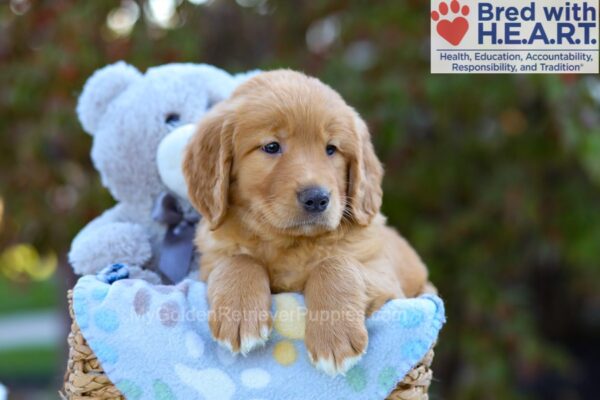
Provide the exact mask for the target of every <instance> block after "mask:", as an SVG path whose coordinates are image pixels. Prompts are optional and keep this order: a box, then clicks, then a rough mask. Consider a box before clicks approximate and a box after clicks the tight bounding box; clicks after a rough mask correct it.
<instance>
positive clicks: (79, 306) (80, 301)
mask: <svg viewBox="0 0 600 400" xmlns="http://www.w3.org/2000/svg"><path fill="white" fill-rule="evenodd" d="M73 300H74V302H73V311H74V312H75V315H76V316H77V324H78V325H79V328H81V329H87V327H88V323H89V315H88V312H87V306H88V304H87V300H86V299H84V298H74V299H73Z"/></svg>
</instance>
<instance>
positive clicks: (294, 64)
mask: <svg viewBox="0 0 600 400" xmlns="http://www.w3.org/2000/svg"><path fill="white" fill-rule="evenodd" d="M192 3H204V2H202V1H199V0H196V1H169V0H163V1H147V2H146V1H144V2H143V4H142V2H140V3H133V2H132V1H122V2H121V1H102V2H100V1H93V2H92V1H86V2H82V1H74V0H73V1H67V0H57V1H36V2H33V1H32V2H29V1H25V0H13V1H12V2H11V3H10V4H8V3H6V4H2V3H0V77H1V78H0V79H2V80H3V81H2V85H1V86H0V131H1V136H0V198H1V199H2V202H3V204H4V214H3V217H0V218H1V219H0V249H4V248H6V247H7V246H9V245H14V244H17V243H31V244H33V245H34V246H35V248H36V249H38V251H39V252H40V253H42V254H47V253H50V254H51V253H52V252H55V253H57V254H59V255H60V256H61V257H64V254H65V251H66V250H67V249H68V245H69V242H70V240H71V238H72V237H73V235H74V234H75V233H76V232H77V231H78V230H79V229H80V228H81V227H82V226H83V225H84V224H85V223H86V222H87V221H89V220H90V219H91V218H92V217H94V216H96V215H97V214H98V213H100V212H101V211H102V210H103V209H105V208H107V207H109V206H110V204H111V201H112V200H111V199H110V197H109V195H108V194H107V192H106V191H105V190H104V189H103V188H102V187H101V185H100V182H99V179H98V175H97V173H96V172H95V171H94V170H93V168H92V166H91V163H90V161H89V150H90V143H91V141H90V138H89V137H88V136H87V135H85V134H84V133H83V131H82V130H81V128H80V126H79V124H78V122H77V120H76V117H75V114H74V107H75V102H76V98H77V95H78V93H79V92H80V90H81V87H82V85H83V83H84V82H85V79H86V78H87V77H88V76H89V75H90V74H91V73H92V72H93V71H94V70H95V69H97V68H99V67H101V66H103V65H105V64H107V63H110V62H113V61H116V60H118V59H125V60H126V61H128V62H130V63H132V64H134V65H135V66H137V67H138V68H141V69H145V68H147V67H149V66H153V65H157V64H162V63H167V62H175V61H177V62H206V63H212V64H216V65H218V66H220V67H223V68H226V69H228V70H230V71H241V70H247V69H252V68H257V67H259V68H263V69H270V68H275V67H289V68H293V69H298V70H303V71H305V72H307V73H309V74H312V75H315V76H317V77H319V78H321V79H322V80H324V81H325V82H327V83H329V84H330V85H331V86H333V87H334V88H335V89H337V90H338V91H339V92H340V93H341V94H342V95H343V96H344V97H345V98H346V99H347V101H348V102H349V103H350V104H352V105H354V106H355V107H356V108H357V109H358V111H359V112H360V113H361V114H362V115H363V116H364V117H365V119H366V120H367V121H368V124H369V126H370V127H371V130H372V133H373V136H374V141H375V144H376V147H377V149H378V153H379V155H380V157H381V159H382V161H383V162H384V163H385V165H386V169H387V175H386V178H385V182H384V186H385V198H384V212H385V213H386V214H387V215H388V216H389V220H390V222H391V223H392V224H393V225H395V226H396V227H398V229H399V230H400V231H401V232H402V234H403V235H405V236H406V237H407V238H408V239H409V240H410V241H411V242H412V243H413V244H414V246H415V247H416V248H417V249H418V251H419V252H420V254H421V255H422V257H423V258H424V260H425V261H426V263H427V264H428V265H429V268H430V271H431V278H432V280H433V282H434V283H435V284H436V285H437V286H438V288H439V289H440V292H441V294H442V296H443V297H444V299H445V300H446V303H447V310H448V324H447V326H446V328H445V329H444V331H443V334H442V336H441V338H440V342H439V344H438V346H437V356H436V361H435V372H436V378H437V381H436V382H435V384H434V388H433V392H434V396H435V398H446V399H520V398H531V397H538V398H544V399H554V398H556V399H563V398H565V399H578V398H597V397H595V396H594V393H595V394H596V395H597V394H598V392H597V390H598V389H597V383H596V382H594V381H593V376H594V374H597V373H598V369H597V368H598V367H597V366H595V363H594V362H593V361H594V360H595V361H597V359H598V358H597V355H598V352H599V348H598V343H596V342H597V339H594V338H597V337H598V335H599V334H600V309H599V305H600V268H599V267H598V259H599V258H600V112H599V109H600V80H599V79H598V76H573V75H563V76H556V75H554V76H542V75H530V76H524V75H514V76H508V75H506V76H502V75H494V76H483V75H452V76H450V75H431V74H430V73H429V47H428V46H429V4H428V2H424V1H416V0H409V1H404V2H399V1H396V0H381V1H377V2H367V1H349V0H313V1H308V0H302V1H282V0H280V1H272V0H238V1H237V3H238V4H236V3H234V2H233V1H228V0H215V1H212V2H206V3H204V4H192ZM136 4H139V6H136ZM165 4H166V5H167V6H168V5H169V4H171V6H172V7H171V8H170V9H169V8H168V7H167V8H165ZM161 6H162V8H160V7H161ZM157 7H158V8H157ZM159 12H160V13H159ZM159 14H160V15H159ZM107 17H108V22H107ZM132 21H133V22H132ZM1 208H2V207H0V209H1ZM63 259H64V258H63ZM590 357H591V360H590ZM594 366H595V369H593V367H594ZM435 393H437V395H436V394H435Z"/></svg>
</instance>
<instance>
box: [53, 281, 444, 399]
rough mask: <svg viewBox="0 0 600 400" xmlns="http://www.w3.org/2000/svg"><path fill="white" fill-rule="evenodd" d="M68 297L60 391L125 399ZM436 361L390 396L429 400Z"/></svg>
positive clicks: (414, 372)
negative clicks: (65, 355) (66, 350)
mask: <svg viewBox="0 0 600 400" xmlns="http://www.w3.org/2000/svg"><path fill="white" fill-rule="evenodd" d="M434 290H435V289H433V291H434ZM426 291H430V290H426ZM67 297H68V300H69V313H70V314H71V319H72V321H73V322H72V323H71V332H70V333H69V337H68V339H67V342H68V343H69V359H68V362H67V371H66V372H65V383H64V387H63V392H61V393H60V395H61V397H62V398H63V399H69V400H92V399H93V400H124V399H125V397H124V396H123V395H122V394H121V393H120V392H119V390H118V389H117V388H116V387H115V385H113V384H112V382H111V381H110V380H109V379H108V377H107V376H106V374H105V373H104V370H103V369H102V366H101V365H100V362H99V361H98V359H97V358H96V355H95V354H94V352H93V351H92V350H91V349H90V348H89V347H88V345H87V342H86V341H85V339H84V338H83V335H82V334H81V331H80V330H79V326H78V325H77V322H75V318H74V315H73V292H72V291H71V290H69V293H68V295H67ZM432 361H433V349H431V350H429V352H428V353H427V354H426V355H425V357H424V358H423V360H421V362H420V363H419V364H417V365H416V366H415V367H414V368H413V369H412V370H411V371H409V372H408V374H406V376H405V377H404V379H403V380H402V382H399V383H398V384H397V385H396V388H395V389H394V391H393V392H392V393H391V394H390V396H389V397H388V400H428V399H429V396H428V394H427V393H428V391H429V385H430V384H431V377H432V371H431V362H432Z"/></svg>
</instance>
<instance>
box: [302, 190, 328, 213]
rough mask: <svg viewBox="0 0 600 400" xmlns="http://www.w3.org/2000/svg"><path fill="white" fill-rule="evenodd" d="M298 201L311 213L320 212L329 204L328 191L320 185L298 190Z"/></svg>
mask: <svg viewBox="0 0 600 400" xmlns="http://www.w3.org/2000/svg"><path fill="white" fill-rule="evenodd" d="M298 201H299V202H300V204H302V206H303V207H304V209H305V210H306V211H308V212H311V213H320V212H323V211H325V210H326V209H327V206H328V205H329V192H328V191H327V190H325V189H323V188H321V187H310V188H306V189H304V190H301V191H300V192H298Z"/></svg>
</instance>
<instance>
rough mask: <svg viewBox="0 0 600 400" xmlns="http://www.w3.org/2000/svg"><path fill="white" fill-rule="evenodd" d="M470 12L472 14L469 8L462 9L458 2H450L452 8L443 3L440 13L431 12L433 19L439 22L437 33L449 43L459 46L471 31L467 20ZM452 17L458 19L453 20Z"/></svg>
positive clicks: (463, 7) (439, 8)
mask: <svg viewBox="0 0 600 400" xmlns="http://www.w3.org/2000/svg"><path fill="white" fill-rule="evenodd" d="M448 11H450V14H448ZM469 12H471V10H470V9H469V6H462V7H461V6H460V3H459V2H458V1H457V0H452V2H450V8H448V4H446V2H444V1H442V2H441V3H440V5H439V7H438V11H432V12H431V19H432V20H433V21H435V22H437V24H436V27H435V29H436V31H437V33H438V34H439V35H440V36H441V37H443V38H444V39H446V41H447V42H448V43H450V44H452V45H453V46H458V45H459V44H460V42H461V41H462V40H463V38H464V37H465V35H466V33H467V31H468V30H469V21H467V19H466V18H465V17H466V16H467V15H469ZM452 17H456V18H454V19H451V18H452ZM440 18H441V19H440Z"/></svg>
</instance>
